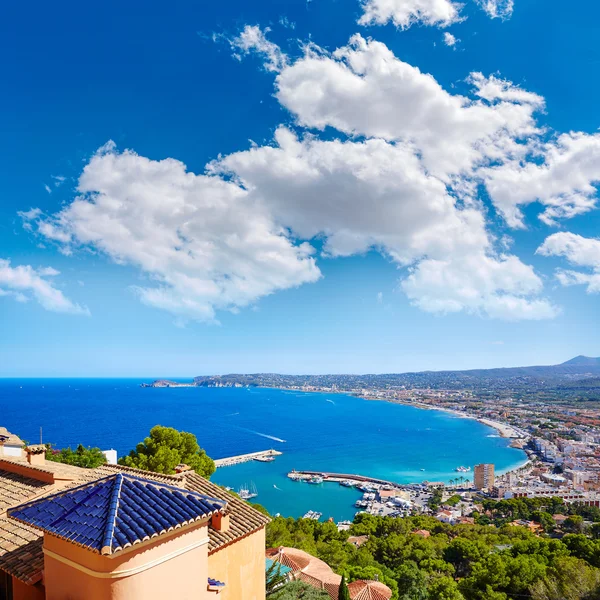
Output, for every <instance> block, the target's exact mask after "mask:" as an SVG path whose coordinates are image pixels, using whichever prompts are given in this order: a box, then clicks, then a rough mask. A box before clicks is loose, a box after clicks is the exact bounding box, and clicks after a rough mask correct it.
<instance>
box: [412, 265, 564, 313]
mask: <svg viewBox="0 0 600 600" xmlns="http://www.w3.org/2000/svg"><path fill="white" fill-rule="evenodd" d="M401 286H402V289H403V290H404V292H405V293H406V295H407V296H408V298H409V299H410V300H411V301H412V303H413V304H415V305H416V306H418V307H419V308H421V309H423V310H426V311H429V312H440V313H453V312H458V311H463V310H464V311H467V312H469V313H474V314H484V315H488V316H490V317H493V318H499V319H504V320H519V319H534V320H539V319H551V318H553V317H555V316H556V315H557V314H558V312H559V311H558V309H557V307H555V306H553V305H552V304H551V303H550V302H549V301H548V300H545V299H541V298H536V297H535V296H536V295H537V294H539V293H540V292H541V291H542V282H541V280H540V278H539V277H538V276H537V275H536V274H535V272H534V270H533V268H532V267H530V266H529V265H525V264H524V263H522V262H521V261H520V260H519V259H518V258H517V257H516V256H499V257H494V256H489V255H485V254H483V253H474V254H472V255H470V256H463V257H460V259H459V260H456V259H452V258H451V259H447V260H443V259H437V260H433V259H427V260H424V261H422V262H420V263H419V264H418V265H417V266H416V267H415V268H414V269H412V270H411V273H410V275H409V276H408V277H407V278H406V279H405V280H404V281H403V282H402V284H401Z"/></svg>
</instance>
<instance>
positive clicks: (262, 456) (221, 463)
mask: <svg viewBox="0 0 600 600" xmlns="http://www.w3.org/2000/svg"><path fill="white" fill-rule="evenodd" d="M280 455H281V452H279V451H278V450H262V451H261V452H250V453H249V454H238V455H237V456H229V457H227V458H218V459H217V460H215V467H217V468H219V467H230V466H232V465H239V464H240V463H245V462H248V461H250V460H257V461H259V462H270V461H272V460H275V457H276V456H280Z"/></svg>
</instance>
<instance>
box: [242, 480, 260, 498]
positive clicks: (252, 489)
mask: <svg viewBox="0 0 600 600" xmlns="http://www.w3.org/2000/svg"><path fill="white" fill-rule="evenodd" d="M238 495H239V497H240V498H241V499H242V500H250V499H251V498H256V496H258V490H257V489H256V486H255V485H254V483H252V482H250V485H246V484H244V485H242V487H240V489H239V491H238Z"/></svg>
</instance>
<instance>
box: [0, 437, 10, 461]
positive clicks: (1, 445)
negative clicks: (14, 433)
mask: <svg viewBox="0 0 600 600" xmlns="http://www.w3.org/2000/svg"><path fill="white" fill-rule="evenodd" d="M6 442H8V436H7V435H0V456H4V444H6Z"/></svg>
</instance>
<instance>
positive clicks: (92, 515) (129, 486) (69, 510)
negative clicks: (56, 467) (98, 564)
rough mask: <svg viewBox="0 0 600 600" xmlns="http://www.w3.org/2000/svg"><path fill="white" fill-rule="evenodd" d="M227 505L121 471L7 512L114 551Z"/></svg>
mask: <svg viewBox="0 0 600 600" xmlns="http://www.w3.org/2000/svg"><path fill="white" fill-rule="evenodd" d="M225 506H226V503H225V502H224V501H223V500H217V499H215V498H209V497H208V496H204V495H203V494H199V493H197V492H191V491H188V490H184V489H181V488H178V487H174V486H170V485H166V484H163V483H159V482H156V481H150V480H148V479H142V478H140V477H135V476H132V475H128V474H122V473H117V474H115V475H110V476H109V477H105V478H103V479H98V480H96V481H94V482H92V483H88V484H85V485H82V486H79V487H76V488H71V489H69V490H66V491H64V492H59V493H57V494H53V495H51V496H46V497H45V498H42V499H40V500H34V501H32V502H28V503H26V504H21V505H20V506H16V507H14V508H12V509H10V510H9V511H8V516H9V517H11V518H12V519H15V520H17V521H20V522H22V523H27V524H28V525H32V526H33V527H37V528H38V529H41V530H42V531H46V532H48V533H52V534H53V535H56V536H58V537H60V538H62V539H65V540H67V541H69V542H72V543H74V544H77V545H79V546H84V547H85V548H88V549H90V550H92V551H94V552H97V553H99V554H113V553H114V552H118V551H119V550H123V549H124V548H127V547H129V546H132V545H134V544H138V543H140V542H143V541H145V540H148V539H151V538H154V537H156V536H159V535H162V534H164V533H167V532H169V531H172V530H173V529H177V528H178V527H182V526H184V525H187V524H188V523H193V522H194V521H198V520H202V519H206V518H208V517H210V516H211V515H212V514H213V513H215V512H218V511H221V510H223V509H224V508H225Z"/></svg>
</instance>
